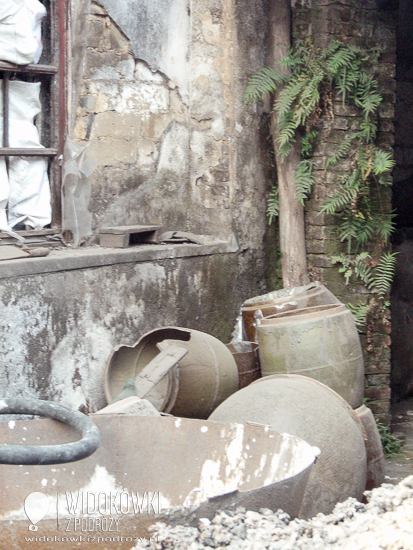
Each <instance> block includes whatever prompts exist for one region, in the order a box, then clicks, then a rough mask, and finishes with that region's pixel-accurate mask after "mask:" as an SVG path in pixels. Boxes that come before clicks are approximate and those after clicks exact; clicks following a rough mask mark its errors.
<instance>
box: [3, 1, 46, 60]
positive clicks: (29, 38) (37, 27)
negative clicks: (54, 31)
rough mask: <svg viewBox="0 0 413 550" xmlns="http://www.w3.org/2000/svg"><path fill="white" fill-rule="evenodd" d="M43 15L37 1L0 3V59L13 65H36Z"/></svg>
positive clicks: (40, 49) (40, 5)
mask: <svg viewBox="0 0 413 550" xmlns="http://www.w3.org/2000/svg"><path fill="white" fill-rule="evenodd" d="M45 15H46V8H45V7H44V5H43V4H42V3H41V2H39V1H38V0H0V59H1V60H3V61H9V62H10V63H17V65H27V64H28V63H38V62H39V59H40V56H41V54H42V42H41V21H42V19H43V17H44V16H45Z"/></svg>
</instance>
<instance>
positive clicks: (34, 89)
mask: <svg viewBox="0 0 413 550" xmlns="http://www.w3.org/2000/svg"><path fill="white" fill-rule="evenodd" d="M64 2H65V0H42V2H40V1H39V0H1V2H0V84H1V85H0V139H1V147H0V232H1V231H3V232H5V231H19V230H31V231H32V230H41V231H40V232H41V233H43V234H47V233H53V232H54V230H52V229H51V227H52V226H53V227H57V226H59V225H60V222H61V219H60V218H61V214H60V167H59V163H58V157H59V155H61V152H62V146H63V137H64V123H65V121H64V88H63V84H64V73H63V70H64V49H65V48H64V45H65V32H64V28H65V25H64ZM1 235H2V233H0V237H1Z"/></svg>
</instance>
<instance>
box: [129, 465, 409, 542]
mask: <svg viewBox="0 0 413 550" xmlns="http://www.w3.org/2000/svg"><path fill="white" fill-rule="evenodd" d="M365 494H366V497H367V499H368V503H367V504H366V505H364V504H361V503H360V502H358V501H357V500H355V499H352V498H350V499H348V500H346V501H345V502H342V503H339V504H337V505H336V507H335V508H334V510H333V512H332V513H331V514H329V515H328V516H325V515H323V514H318V515H317V516H315V517H314V518H312V519H310V520H299V519H295V520H291V519H290V517H289V516H288V515H287V514H285V513H284V512H282V511H281V510H278V511H277V512H275V513H273V512H272V511H271V510H266V509H261V510H260V513H258V512H251V511H245V510H244V509H242V508H238V509H237V510H236V511H221V512H219V513H218V514H217V515H216V516H215V517H214V519H213V520H212V521H209V520H208V519H206V518H204V519H201V520H200V521H199V525H198V527H188V526H184V525H179V526H176V527H171V526H168V525H165V524H164V523H157V524H156V525H155V526H153V527H152V528H151V529H153V536H154V538H156V539H157V542H154V540H153V539H152V542H146V543H142V544H140V545H138V546H136V547H135V549H136V550H139V549H141V548H146V549H150V550H166V549H168V550H169V549H171V550H203V549H209V550H210V549H211V548H226V549H228V550H244V549H245V550H247V549H248V550H267V549H268V550H324V549H329V548H334V549H340V550H362V549H363V550H367V549H368V550H413V475H412V476H410V477H407V478H406V479H404V480H403V481H401V482H400V483H399V484H398V485H389V484H383V485H382V486H381V487H379V488H378V489H374V490H373V491H371V492H367V493H365ZM155 536H156V537H155Z"/></svg>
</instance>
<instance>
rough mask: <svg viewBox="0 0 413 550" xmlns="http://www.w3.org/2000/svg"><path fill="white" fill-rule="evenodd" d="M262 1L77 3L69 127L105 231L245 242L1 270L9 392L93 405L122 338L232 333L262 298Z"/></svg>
mask: <svg viewBox="0 0 413 550" xmlns="http://www.w3.org/2000/svg"><path fill="white" fill-rule="evenodd" d="M266 1H267V0H246V1H245V2H243V5H242V6H241V5H239V4H237V3H235V2H234V1H233V0H191V1H190V2H189V1H187V0H124V1H122V2H120V1H113V2H112V1H110V0H101V1H100V2H99V3H94V2H90V0H74V1H73V2H72V3H71V6H72V8H71V18H72V56H71V66H70V67H69V74H70V75H71V80H70V82H69V84H70V86H69V91H70V94H71V97H70V101H69V107H70V113H69V114H70V117H69V120H71V121H72V125H71V134H72V137H74V139H75V140H76V141H77V142H79V143H88V145H89V152H90V154H91V155H92V156H93V158H94V159H95V160H96V161H97V164H98V168H97V170H96V171H95V174H94V177H93V186H92V198H91V205H90V207H91V210H92V213H93V228H94V231H95V235H96V234H97V232H98V229H99V227H101V226H103V225H128V224H136V223H138V224H142V223H156V222H160V223H161V224H162V225H163V227H164V229H165V230H189V231H192V232H195V233H201V234H209V235H218V236H219V237H221V238H224V239H225V238H230V237H231V236H232V235H235V237H236V240H237V242H238V245H239V250H238V252H237V253H231V254H215V255H211V256H204V257H202V258H201V257H199V258H198V257H188V258H184V259H176V260H163V261H153V262H144V263H137V264H120V265H113V266H108V267H99V268H90V269H76V270H71V271H67V272H64V271H62V272H59V273H48V274H43V275H33V276H22V277H17V278H10V279H3V280H2V281H1V284H0V308H1V311H2V315H1V317H0V330H1V332H2V338H1V340H0V387H1V388H2V389H3V392H4V393H5V394H6V395H10V396H15V395H23V396H37V397H38V398H43V399H51V400H56V401H61V402H63V403H66V404H67V405H69V406H72V407H74V408H80V409H81V410H96V409H98V408H100V407H102V406H103V405H104V404H105V399H104V395H103V384H102V382H103V373H104V368H105V364H106V361H107V359H108V356H109V353H110V350H111V349H112V347H113V346H115V345H119V344H121V343H123V344H133V343H134V342H135V341H136V340H138V338H140V337H141V336H142V335H143V334H144V333H145V332H147V331H149V330H152V329H154V328H156V327H161V326H166V325H176V326H183V327H188V328H194V329H198V330H203V331H205V332H208V333H210V334H213V335H214V336H216V337H219V338H220V339H221V340H222V341H224V342H228V341H229V339H230V335H231V331H232V329H233V326H234V322H235V318H236V315H237V313H238V311H239V307H240V305H241V303H242V302H243V301H244V300H245V299H246V298H248V297H250V296H254V295H257V294H262V293H263V292H265V291H266V285H265V279H264V271H265V269H264V268H265V265H264V264H265V250H264V249H265V245H264V242H265V239H266V238H267V237H266V231H267V222H266V217H265V209H266V197H267V194H268V191H269V188H271V186H272V182H271V178H270V167H269V162H268V151H267V150H266V149H265V145H262V142H263V140H262V139H261V136H262V135H264V132H265V125H266V124H267V119H268V117H267V115H266V114H265V113H261V112H259V113H258V115H259V116H257V113H256V111H255V110H254V109H255V108H254V109H253V108H252V107H250V106H249V107H247V106H245V105H244V103H243V101H242V99H243V95H244V90H245V85H246V82H247V78H248V76H249V75H250V74H252V73H253V72H254V71H256V70H257V69H259V68H260V67H261V66H262V65H263V63H264V59H265V36H266ZM264 143H265V142H264Z"/></svg>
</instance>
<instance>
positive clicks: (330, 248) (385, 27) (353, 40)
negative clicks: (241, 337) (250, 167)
mask: <svg viewBox="0 0 413 550" xmlns="http://www.w3.org/2000/svg"><path fill="white" fill-rule="evenodd" d="M294 27H295V30H296V31H297V32H298V33H299V34H300V35H301V36H304V35H306V34H311V35H312V37H313V40H314V42H315V45H316V46H320V47H324V46H325V45H326V44H328V43H329V41H330V40H331V38H332V37H334V38H336V39H338V40H341V41H343V42H345V43H348V44H354V45H357V46H359V47H362V48H365V49H366V51H367V52H368V51H369V50H371V49H372V48H377V49H378V50H379V52H380V57H379V65H378V75H377V77H378V80H379V84H380V92H381V94H382V96H383V103H382V105H381V107H380V112H379V116H380V122H379V134H378V141H379V144H380V145H381V146H383V147H385V148H391V147H392V146H393V143H394V127H393V118H394V104H395V99H396V98H395V89H396V81H395V67H396V26H395V20H394V16H393V15H392V14H390V13H387V12H386V13H385V12H379V11H378V10H377V7H376V2H375V1H373V0H367V1H365V2H358V1H356V0H341V1H340V2H338V1H328V2H327V1H326V0H313V1H312V2H307V1H305V0H303V1H299V2H297V3H296V4H295V7H294ZM333 112H334V118H333V120H332V121H328V120H326V121H325V124H324V127H323V129H322V130H321V132H320V134H319V137H318V138H317V143H316V147H315V153H314V160H315V171H314V174H315V188H314V190H313V193H312V196H311V198H310V200H309V201H308V204H307V207H306V236H307V253H308V263H309V270H310V275H311V277H312V278H313V279H315V280H319V281H321V282H323V283H324V284H326V286H327V287H329V288H330V289H331V290H332V291H333V292H334V293H335V294H336V295H337V296H338V297H339V298H340V299H341V300H342V301H343V302H345V303H348V302H351V303H354V304H356V303H358V302H360V301H361V300H365V299H366V294H368V291H367V290H366V288H364V287H362V286H354V285H347V286H346V284H345V280H344V277H343V276H342V274H340V273H339V272H338V269H337V267H335V266H334V265H333V264H332V261H331V255H332V254H337V253H340V252H344V253H345V252H346V250H345V248H344V246H343V245H342V243H340V242H339V241H338V239H337V236H336V233H335V227H336V218H335V217H334V216H330V215H326V214H324V213H322V214H320V210H321V208H322V206H323V205H324V204H325V202H326V200H327V199H328V198H329V197H331V196H334V194H335V192H336V185H337V184H336V183H335V182H336V181H337V179H338V177H339V176H340V173H339V172H338V167H337V166H331V167H329V168H328V169H325V163H326V161H327V159H328V158H329V157H330V156H331V155H332V154H333V153H334V151H335V149H336V147H337V146H338V144H340V143H341V142H342V141H343V139H344V137H345V136H346V134H347V132H348V131H349V130H351V129H355V128H357V127H358V125H359V120H358V116H357V115H358V113H357V110H356V109H355V108H352V107H350V106H345V105H343V104H342V102H341V99H338V98H334V99H333ZM339 168H340V169H341V170H342V169H343V166H342V165H340V167H339ZM386 201H387V207H388V208H389V209H390V208H391V196H390V193H389V195H388V197H387V198H386ZM389 317H390V314H389V312H387V313H386V316H385V318H383V315H382V314H380V313H379V312H377V311H373V312H372V315H371V316H370V318H369V322H368V326H367V329H366V332H365V333H364V334H362V335H361V340H362V345H363V352H364V359H365V372H366V379H365V381H366V391H365V397H366V398H367V399H368V405H369V406H370V408H371V409H372V410H373V412H374V413H375V414H376V415H377V416H378V417H379V418H380V420H381V421H382V422H384V423H386V424H387V423H388V422H389V420H390V416H389V406H390V347H389V346H390V342H391V340H390V318H389Z"/></svg>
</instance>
